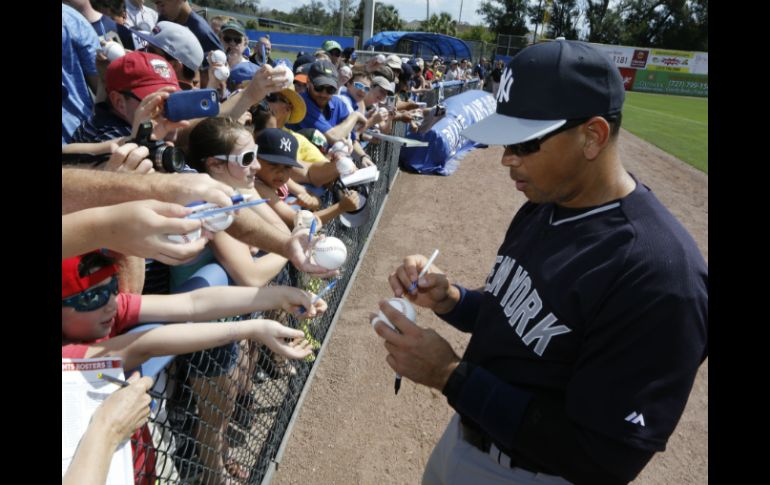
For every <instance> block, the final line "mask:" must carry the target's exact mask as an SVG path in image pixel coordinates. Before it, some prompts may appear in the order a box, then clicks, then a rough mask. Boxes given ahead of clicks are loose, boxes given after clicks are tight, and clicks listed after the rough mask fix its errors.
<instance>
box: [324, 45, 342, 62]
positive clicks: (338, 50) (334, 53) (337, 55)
mask: <svg viewBox="0 0 770 485" xmlns="http://www.w3.org/2000/svg"><path fill="white" fill-rule="evenodd" d="M321 49H323V50H324V52H326V54H327V55H328V56H329V60H330V61H331V63H332V64H334V67H335V68H337V69H339V68H340V66H342V57H341V55H342V46H341V45H340V44H339V42H337V41H336V40H327V41H326V42H324V43H323V45H322V46H321Z"/></svg>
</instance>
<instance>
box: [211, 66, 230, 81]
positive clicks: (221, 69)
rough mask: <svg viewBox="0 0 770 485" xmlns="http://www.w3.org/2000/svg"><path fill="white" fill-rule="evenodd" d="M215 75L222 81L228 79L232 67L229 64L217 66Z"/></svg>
mask: <svg viewBox="0 0 770 485" xmlns="http://www.w3.org/2000/svg"><path fill="white" fill-rule="evenodd" d="M214 77H215V78H217V79H219V80H220V81H225V80H227V78H228V77H230V68H229V67H227V66H217V67H215V68H214Z"/></svg>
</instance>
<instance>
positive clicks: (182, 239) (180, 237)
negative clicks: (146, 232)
mask: <svg viewBox="0 0 770 485" xmlns="http://www.w3.org/2000/svg"><path fill="white" fill-rule="evenodd" d="M201 233H202V231H201V229H200V228H198V229H196V230H194V231H192V232H188V233H187V234H167V235H166V237H167V238H168V240H169V241H171V242H175V243H179V244H186V243H189V242H193V241H196V240H198V239H200V237H201Z"/></svg>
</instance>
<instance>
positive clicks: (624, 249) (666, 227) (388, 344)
mask: <svg viewBox="0 0 770 485" xmlns="http://www.w3.org/2000/svg"><path fill="white" fill-rule="evenodd" d="M623 99H624V91H623V82H622V80H621V77H620V74H619V73H618V70H617V68H616V67H615V66H614V65H613V63H612V62H611V61H610V60H609V59H608V57H607V56H606V55H605V54H603V53H601V52H599V51H597V50H595V49H594V48H592V47H590V46H589V45H588V44H585V43H581V42H574V41H564V40H561V41H554V42H548V43H542V44H537V45H534V46H531V47H528V48H526V49H524V50H523V51H521V52H520V53H519V54H518V55H517V56H515V57H514V58H513V59H512V60H511V62H510V64H509V65H508V66H507V68H506V69H505V71H504V72H503V74H502V76H501V80H500V89H499V91H498V94H497V112H496V113H495V114H493V115H492V116H490V117H489V118H487V119H485V120H483V121H481V122H480V123H477V124H476V125H474V126H471V127H470V128H468V129H466V130H465V132H464V133H463V134H464V136H466V137H468V138H470V139H472V140H474V141H477V142H480V143H484V144H488V145H504V146H505V152H504V154H503V158H502V164H503V166H505V167H506V168H507V169H509V170H510V177H511V179H513V181H514V182H515V184H516V188H517V189H518V190H520V191H522V192H523V193H524V195H525V196H526V197H527V199H529V200H528V202H526V203H525V204H524V205H523V206H522V208H521V209H520V210H519V211H518V213H517V214H516V215H515V216H514V218H513V221H512V222H511V225H510V227H509V229H508V232H507V233H506V235H505V239H504V241H503V243H502V244H501V245H500V249H499V250H498V253H497V256H496V257H495V258H494V263H493V265H492V270H491V271H490V273H489V276H488V277H487V280H486V282H485V284H484V285H483V286H482V287H481V288H479V289H477V290H469V289H465V288H463V287H462V286H460V285H459V284H457V283H455V282H453V281H452V280H451V279H450V278H449V277H448V276H447V275H445V274H443V273H442V272H441V271H440V270H439V269H437V268H436V267H435V266H431V268H430V272H429V273H428V274H427V275H426V276H425V277H424V278H420V279H419V284H418V288H417V290H414V291H412V292H409V291H408V288H409V286H410V285H411V283H412V282H413V281H416V280H417V279H418V278H417V275H418V273H419V272H420V271H421V270H422V268H423V267H424V266H425V264H426V259H425V257H424V256H409V257H407V258H406V259H405V261H404V263H403V264H402V265H401V266H400V267H398V268H397V270H396V271H395V272H394V273H393V274H392V275H391V276H390V284H391V287H392V288H393V290H394V293H395V294H396V296H402V295H407V296H408V298H410V300H411V301H413V302H414V303H416V304H417V305H420V306H423V307H427V308H430V309H432V310H433V311H434V312H435V313H436V314H438V316H439V317H441V318H442V319H444V320H445V321H446V322H448V323H449V324H451V325H453V326H454V327H456V328H458V329H460V330H462V331H464V332H469V333H471V338H470V342H469V343H468V347H467V349H466V350H465V353H464V354H463V356H462V357H459V356H457V355H456V354H455V353H454V351H453V350H452V348H451V346H450V345H449V344H448V342H446V341H445V340H444V339H443V338H441V337H440V336H439V335H438V334H437V333H436V332H434V331H432V330H428V329H424V328H421V327H419V326H417V325H415V324H413V323H411V322H410V321H409V320H407V319H406V318H405V317H404V316H403V315H401V314H399V313H398V312H397V311H395V310H394V309H392V307H390V306H389V305H387V304H385V303H384V302H383V303H381V304H380V308H381V310H382V311H383V313H384V314H385V315H386V316H387V317H388V318H389V319H390V321H391V322H392V323H393V324H394V325H395V326H396V327H397V328H398V330H399V332H394V331H392V330H391V329H389V328H387V326H385V325H379V324H378V325H377V326H376V331H377V333H378V334H379V335H380V336H381V337H383V338H384V339H385V348H386V349H387V350H388V353H389V355H388V356H387V362H388V364H389V365H390V366H391V367H392V368H393V369H394V370H395V371H396V372H398V373H399V374H401V375H402V376H404V377H406V378H409V379H411V380H413V381H415V382H417V383H421V384H424V385H427V386H430V387H434V388H436V389H439V390H441V391H442V392H443V393H444V395H445V396H446V397H447V401H448V403H449V405H450V406H452V407H453V408H454V410H455V411H456V414H455V415H454V416H453V418H452V420H451V421H450V423H449V425H448V427H447V429H446V431H445V432H444V435H443V436H442V437H441V439H440V441H439V442H438V444H437V445H436V447H435V448H434V450H433V453H432V454H431V457H430V459H429V461H428V463H427V465H426V469H425V472H424V475H423V482H422V483H423V484H431V485H432V484H467V483H474V484H476V483H484V484H487V483H509V484H510V483H514V484H534V483H537V484H565V483H579V484H592V485H597V484H615V483H627V482H629V481H631V480H633V479H634V477H636V476H637V474H638V473H639V472H640V471H641V470H642V468H644V466H645V465H646V464H647V462H648V461H649V460H650V458H651V457H652V456H653V454H654V453H655V452H656V451H661V450H663V449H664V448H665V444H666V441H667V439H668V437H669V436H670V435H671V433H672V432H673V430H674V428H675V427H676V424H677V422H678V421H679V418H680V417H681V414H682V412H683V410H684V407H685V404H686V402H687V397H688V395H689V393H690V390H691V388H692V384H693V381H694V379H695V375H696V372H697V370H698V367H699V366H700V364H701V363H702V362H703V360H704V359H705V358H706V357H707V355H708V308H707V307H708V269H707V267H706V264H705V262H704V260H703V257H702V256H701V254H700V252H699V250H698V248H697V246H696V245H695V242H694V241H693V239H692V238H691V237H690V235H689V234H688V233H687V232H686V230H685V229H684V228H683V227H682V226H681V224H680V223H679V222H678V221H677V220H676V219H675V218H674V217H673V216H672V215H671V213H670V212H669V211H668V210H667V209H666V208H665V207H663V205H662V204H661V203H660V202H659V201H658V199H657V198H656V197H655V195H654V194H653V193H652V191H651V190H650V189H649V188H647V187H646V186H644V185H643V184H642V182H641V181H639V180H638V179H636V178H635V177H634V176H633V175H631V174H629V173H628V172H626V170H625V169H624V168H623V166H622V164H621V160H620V158H619V154H618V131H619V129H620V120H621V110H622V107H623Z"/></svg>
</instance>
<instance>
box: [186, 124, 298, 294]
mask: <svg viewBox="0 0 770 485" xmlns="http://www.w3.org/2000/svg"><path fill="white" fill-rule="evenodd" d="M256 151H257V145H256V144H255V143H254V137H253V135H252V133H251V132H250V131H249V130H248V129H247V128H246V127H245V126H243V125H241V124H239V123H236V122H234V121H233V120H232V119H230V118H206V119H204V120H203V121H201V122H200V123H198V125H197V126H196V127H195V128H194V129H193V130H192V132H191V136H190V146H189V148H188V150H187V155H188V158H189V159H190V165H191V166H192V167H193V168H195V169H196V170H197V171H198V172H200V173H206V174H208V175H209V176H211V178H213V179H214V180H218V181H220V182H223V183H225V184H227V185H228V186H230V187H232V188H234V189H236V190H238V191H239V192H240V193H243V194H251V195H253V196H254V197H253V198H254V199H259V198H264V197H266V195H264V194H259V193H257V192H256V191H255V190H254V181H255V175H256V172H257V170H259V162H258V161H257V157H256V154H255V152H256ZM245 210H252V211H254V212H255V213H256V214H257V215H259V216H260V217H261V218H262V219H263V220H264V221H265V223H267V224H270V225H273V226H275V227H276V228H277V229H279V230H281V231H282V232H285V233H287V234H288V233H289V232H290V231H289V228H288V227H287V226H286V224H284V223H283V221H282V220H281V218H280V217H278V215H277V214H276V213H275V212H274V211H273V209H272V208H270V206H269V205H268V204H260V205H258V206H255V207H250V208H249V209H245ZM215 261H216V263H218V264H220V265H221V266H222V267H223V268H224V271H226V273H227V278H228V279H229V280H231V281H232V282H233V283H234V284H236V285H239V286H265V285H266V284H268V283H269V282H270V280H272V279H273V278H274V277H275V276H276V275H277V274H278V273H279V272H280V271H281V269H283V267H284V266H285V265H286V262H287V260H286V258H284V257H283V256H281V255H278V254H273V253H268V254H266V255H264V256H263V257H260V258H258V259H257V260H254V259H253V258H252V254H251V251H250V249H249V246H248V245H247V244H245V243H242V242H240V241H238V240H237V239H235V238H233V237H232V236H230V235H229V234H227V233H226V232H224V231H220V232H217V233H215V234H214V236H213V239H212V240H211V243H210V244H209V245H208V246H207V248H206V249H204V251H203V253H202V254H201V255H200V256H199V257H198V258H196V260H195V261H194V262H192V263H189V264H186V265H183V266H176V267H174V268H171V287H172V291H175V289H176V288H178V287H180V286H181V285H182V284H183V283H184V282H185V281H187V280H188V279H190V278H191V277H192V276H191V275H193V273H194V272H196V271H197V270H198V269H200V268H202V267H203V266H204V265H206V264H211V263H214V264H216V263H215ZM231 284H232V283H231Z"/></svg>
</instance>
